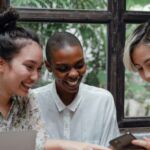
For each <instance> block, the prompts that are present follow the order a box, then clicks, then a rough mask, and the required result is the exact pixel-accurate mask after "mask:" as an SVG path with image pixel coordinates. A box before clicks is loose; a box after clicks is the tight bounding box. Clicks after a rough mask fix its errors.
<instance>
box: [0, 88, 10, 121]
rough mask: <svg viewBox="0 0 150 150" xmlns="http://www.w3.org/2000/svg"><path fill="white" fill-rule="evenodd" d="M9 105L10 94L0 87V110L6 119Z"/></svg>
mask: <svg viewBox="0 0 150 150" xmlns="http://www.w3.org/2000/svg"><path fill="white" fill-rule="evenodd" d="M10 107H11V100H10V96H9V95H8V94H7V92H5V91H4V90H1V88H0V112H1V114H2V115H3V117H4V118H5V119H6V117H7V114H8V112H9V110H10Z"/></svg>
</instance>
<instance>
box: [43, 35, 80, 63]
mask: <svg viewBox="0 0 150 150" xmlns="http://www.w3.org/2000/svg"><path fill="white" fill-rule="evenodd" d="M65 46H80V47H81V48H82V45H81V43H80V41H79V40H78V38H77V37H76V36H75V35H73V34H71V33H69V32H56V33H54V34H53V35H52V36H51V37H50V38H49V39H48V42H47V45H46V59H47V61H49V62H50V61H51V54H52V53H51V52H52V51H57V50H60V49H62V48H65Z"/></svg>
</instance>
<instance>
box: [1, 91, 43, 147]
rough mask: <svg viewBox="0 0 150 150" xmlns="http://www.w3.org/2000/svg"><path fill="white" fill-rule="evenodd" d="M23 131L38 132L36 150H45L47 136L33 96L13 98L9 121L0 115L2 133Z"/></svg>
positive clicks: (8, 116)
mask: <svg viewBox="0 0 150 150" xmlns="http://www.w3.org/2000/svg"><path fill="white" fill-rule="evenodd" d="M22 130H23V131H26V130H37V139H36V150H43V144H44V142H45V139H46V135H45V132H44V130H43V125H42V121H41V119H40V115H39V110H38V108H37V103H36V101H35V98H34V96H33V95H32V94H30V95H29V97H17V96H14V97H12V105H11V108H10V110H9V112H8V115H7V119H4V118H3V116H2V114H1V113H0V132H5V131H22Z"/></svg>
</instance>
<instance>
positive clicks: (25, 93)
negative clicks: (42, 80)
mask: <svg viewBox="0 0 150 150" xmlns="http://www.w3.org/2000/svg"><path fill="white" fill-rule="evenodd" d="M28 93H29V91H20V92H18V93H17V95H18V96H22V97H26V96H27V95H28Z"/></svg>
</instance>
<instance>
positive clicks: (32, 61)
mask: <svg viewBox="0 0 150 150" xmlns="http://www.w3.org/2000/svg"><path fill="white" fill-rule="evenodd" d="M27 62H30V63H33V64H35V65H36V64H37V62H36V61H34V60H30V59H29V60H27ZM43 64H44V62H42V63H41V65H40V66H43Z"/></svg>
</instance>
